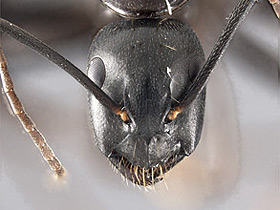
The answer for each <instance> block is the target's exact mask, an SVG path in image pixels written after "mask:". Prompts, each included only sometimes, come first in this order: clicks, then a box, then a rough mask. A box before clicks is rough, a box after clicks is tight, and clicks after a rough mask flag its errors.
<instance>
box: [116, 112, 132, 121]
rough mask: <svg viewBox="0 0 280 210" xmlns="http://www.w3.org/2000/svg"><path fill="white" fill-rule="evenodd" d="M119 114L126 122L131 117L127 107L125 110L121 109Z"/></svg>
mask: <svg viewBox="0 0 280 210" xmlns="http://www.w3.org/2000/svg"><path fill="white" fill-rule="evenodd" d="M117 115H119V116H120V117H121V119H122V121H124V122H125V123H128V122H129V121H130V119H129V117H128V114H127V112H126V110H125V109H123V110H120V111H119V112H118V113H117Z"/></svg>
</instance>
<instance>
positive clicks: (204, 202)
mask: <svg viewBox="0 0 280 210" xmlns="http://www.w3.org/2000/svg"><path fill="white" fill-rule="evenodd" d="M236 3H237V1H236V0H224V1H220V0H212V1H207V0H190V1H189V2H188V3H187V4H186V5H185V6H184V7H183V8H181V9H180V10H178V11H177V12H175V13H174V17H175V18H178V19H180V20H181V21H183V22H185V23H188V24H189V25H191V27H192V28H193V29H194V30H195V32H196V33H197V35H198V37H199V38H200V40H201V43H202V46H203V48H204V50H205V54H206V55H208V54H209V52H210V50H211V49H212V47H213V45H214V43H215V41H216V40H217V38H218V36H219V34H220V32H221V30H222V27H223V25H224V24H225V22H226V17H227V15H228V14H229V12H230V11H231V9H232V8H233V7H234V5H235V4H236ZM1 17H3V18H5V19H7V20H9V21H11V22H13V23H15V24H17V25H19V26H21V27H22V28H24V29H26V30H27V31H29V32H30V33H32V34H34V35H35V36H36V37H38V38H40V39H41V40H43V41H44V42H46V43H48V44H49V45H50V46H52V47H53V48H54V49H55V50H57V51H58V52H59V53H61V54H62V55H64V56H65V57H66V58H67V59H69V60H70V61H72V62H73V63H74V64H75V65H76V66H78V67H79V68H80V69H82V70H83V71H84V72H85V69H86V61H87V56H88V49H89V46H90V44H91V40H92V37H93V36H94V35H95V34H96V32H97V31H98V30H99V29H101V28H102V27H103V26H105V25H106V24H108V23H110V22H113V21H116V20H118V19H121V18H120V17H118V16H117V15H115V14H113V13H112V12H111V11H110V10H108V9H106V8H104V7H103V6H102V5H101V3H100V2H99V1H97V0H79V1H78V0H67V1H66V0H60V1H55V0H21V1H18V0H1ZM278 39H279V22H278V21H277V19H276V16H275V15H274V13H273V10H272V9H271V7H270V5H269V4H268V3H267V1H261V2H260V3H259V4H257V5H256V6H255V7H254V8H253V10H252V12H251V13H250V14H249V16H248V17H247V19H246V20H245V22H244V23H243V24H242V25H241V27H240V29H239V30H238V32H237V33H236V35H235V37H234V39H233V40H232V42H231V45H230V47H229V48H228V50H227V51H226V53H225V54H224V57H223V59H222V60H221V61H220V62H219V64H218V66H217V67H216V70H215V72H214V73H213V75H212V76H211V79H210V81H209V84H208V92H207V105H206V114H205V123H204V128H203V134H202V137H201V142H200V144H199V146H198V148H197V149H196V151H195V152H194V153H193V154H192V155H191V156H190V157H189V158H185V159H184V160H183V161H182V162H181V163H180V164H178V165H177V166H176V167H175V168H174V169H173V170H171V171H170V172H169V173H168V174H166V182H167V185H168V189H166V187H165V185H164V184H163V183H159V184H157V185H156V186H155V189H148V190H147V191H148V192H146V191H145V190H144V189H138V188H137V187H134V186H133V185H132V184H130V183H128V185H127V184H126V182H124V181H123V180H122V179H121V177H120V175H119V174H117V173H115V172H114V171H113V170H112V169H111V167H110V165H109V163H108V161H107V160H106V159H105V158H104V157H103V156H102V155H101V154H100V152H99V151H98V149H97V148H96V147H95V145H94V143H93V139H92V137H91V130H90V126H89V125H88V107H87V98H86V91H85V90H84V89H83V88H82V87H81V86H80V85H79V84H78V83H77V82H76V81H74V79H72V78H71V77H70V76H68V75H67V74H66V73H64V72H63V71H61V70H60V69H58V68H57V67H56V66H55V65H53V64H52V63H50V62H49V61H47V60H46V59H44V58H42V57H40V56H38V55H37V54H36V53H34V52H32V51H31V50H29V49H27V48H26V47H24V46H22V45H21V44H19V43H18V42H17V41H15V40H13V39H12V38H10V37H7V36H6V35H2V40H1V45H2V48H3V50H4V52H5V54H6V57H7V60H8V63H9V70H10V73H11V77H12V79H13V81H14V85H15V90H16V93H17V94H18V96H19V97H20V99H21V100H22V102H23V104H24V106H25V108H26V110H27V112H28V113H29V114H30V115H31V117H32V118H33V120H34V121H35V123H36V125H37V126H38V128H39V129H40V130H41V132H42V133H43V134H44V136H45V137H46V139H47V141H48V142H49V144H50V145H51V146H52V148H53V149H54V151H55V152H56V154H57V156H58V158H59V159H60V160H61V162H62V163H63V164H64V166H65V168H66V169H67V175H66V176H65V177H63V178H59V179H57V178H55V176H54V175H53V174H52V172H51V171H49V169H48V166H47V164H46V163H45V162H44V161H43V159H42V158H41V156H40V153H39V151H37V148H36V147H35V146H34V145H33V143H32V142H31V140H30V139H29V136H28V135H27V134H26V133H24V131H23V128H22V127H21V125H20V123H19V122H18V120H17V119H16V118H15V117H13V116H12V114H11V113H10V110H9V107H8V106H7V101H6V98H5V96H4V95H3V94H2V97H1V104H0V105H1V112H0V114H1V115H0V117H1V118H0V210H7V209H21V210H33V209H34V210H35V209H41V210H44V209H46V210H48V209H54V210H56V209H69V210H72V209H104V210H105V209H106V210H107V209H122V210H125V209H136V210H138V209H152V210H159V209H183V210H185V209H186V210H189V209H190V210H208V209H215V210H224V209H232V210H235V209H242V210H243V209H244V210H251V209H252V210H253V209H254V210H259V209H261V210H262V209H267V210H268V209H269V210H276V209H279V208H280V201H279V198H280V192H279V189H280V188H279V187H280V185H279V173H280V169H279V104H278V99H279V81H278V78H279V42H278Z"/></svg>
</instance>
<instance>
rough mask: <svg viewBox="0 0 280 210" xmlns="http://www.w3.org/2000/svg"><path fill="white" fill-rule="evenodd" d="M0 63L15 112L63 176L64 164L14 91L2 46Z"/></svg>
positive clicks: (42, 152) (4, 82) (5, 87)
mask: <svg viewBox="0 0 280 210" xmlns="http://www.w3.org/2000/svg"><path fill="white" fill-rule="evenodd" d="M0 64H1V68H0V75H1V80H2V86H3V89H4V92H5V94H6V96H7V99H8V101H9V103H10V106H11V108H12V110H13V112H14V114H15V115H16V116H17V118H18V119H19V121H20V122H21V124H22V126H23V128H24V129H25V131H26V132H27V133H28V134H29V136H30V137H31V139H32V140H33V143H34V144H35V145H36V146H37V147H38V149H39V150H40V152H41V155H42V156H43V158H44V159H45V161H46V162H47V163H48V164H49V167H50V168H51V170H53V171H55V172H56V173H57V174H58V175H59V176H62V175H63V174H64V168H63V166H62V165H61V163H60V161H59V160H58V159H57V158H56V156H55V154H54V152H53V150H52V149H51V148H50V146H49V145H48V143H47V141H46V139H45V138H44V136H43V135H42V134H41V133H40V131H39V130H38V129H37V128H36V126H35V124H34V122H33V121H32V119H31V118H30V117H29V116H28V114H27V113H26V111H25V110H24V107H23V105H22V103H21V102H20V100H19V98H18V97H17V96H16V93H15V91H14V85H13V82H12V79H11V77H10V75H9V72H8V67H7V60H6V58H5V56H4V53H3V51H2V49H1V48H0Z"/></svg>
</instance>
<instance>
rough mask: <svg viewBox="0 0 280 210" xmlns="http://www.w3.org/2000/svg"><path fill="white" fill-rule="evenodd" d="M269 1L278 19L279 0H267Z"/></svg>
mask: <svg viewBox="0 0 280 210" xmlns="http://www.w3.org/2000/svg"><path fill="white" fill-rule="evenodd" d="M268 1H269V3H270V4H271V5H272V7H273V9H274V12H275V14H276V16H277V17H278V19H280V0H268Z"/></svg>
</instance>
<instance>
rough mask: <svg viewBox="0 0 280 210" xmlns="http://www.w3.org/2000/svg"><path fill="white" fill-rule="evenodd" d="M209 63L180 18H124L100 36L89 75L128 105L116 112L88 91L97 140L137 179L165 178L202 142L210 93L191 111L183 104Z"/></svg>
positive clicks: (116, 163)
mask: <svg viewBox="0 0 280 210" xmlns="http://www.w3.org/2000/svg"><path fill="white" fill-rule="evenodd" d="M203 62H204V53H203V50H202V48H201V46H200V43H199V40H198V38H197V36H196V35H195V33H194V32H193V31H192V30H191V29H190V28H189V27H188V26H186V25H183V24H182V23H180V22H179V21H177V20H164V21H162V20H161V19H137V20H134V21H131V20H123V21H119V22H116V23H112V24H110V25H107V26H106V27H104V28H103V29H101V30H100V32H99V33H98V34H97V36H96V37H95V38H94V41H93V43H92V46H91V49H90V55H89V62H88V76H89V78H91V79H92V80H93V82H94V83H95V84H97V85H98V86H99V87H101V88H102V90H104V92H106V93H107V94H108V95H109V97H111V98H112V99H113V100H114V101H115V102H116V103H117V104H119V105H120V106H121V107H123V109H121V111H120V113H119V114H117V115H116V114H114V113H112V112H111V111H109V110H108V109H106V108H105V107H104V106H103V105H102V104H101V103H99V102H98V101H97V100H96V98H95V96H93V95H91V94H89V103H90V116H91V123H92V125H93V135H94V139H95V141H96V144H97V146H98V147H99V149H100V151H101V152H102V153H103V154H104V155H105V156H106V157H108V158H109V160H110V161H111V162H112V163H113V165H114V166H115V167H116V168H117V169H118V170H119V171H120V172H121V173H122V174H123V175H124V176H126V177H127V178H128V179H130V180H131V181H132V182H134V183H137V184H139V185H149V184H152V183H155V182H157V181H160V180H161V179H162V174H163V173H165V172H167V171H168V170H170V169H171V168H172V167H173V166H174V165H176V164H177V163H178V162H179V161H180V160H182V159H183V158H184V157H185V156H188V155H190V154H191V153H192V152H193V151H194V149H195V148H196V145H197V144H198V141H199V139H200V133H201V129H202V124H203V115H204V101H205V91H202V93H201V94H200V95H199V96H198V97H197V99H196V100H195V101H194V102H193V103H192V104H191V105H190V106H189V107H188V108H187V109H185V110H182V109H180V108H179V106H178V102H179V101H180V100H181V99H182V98H183V96H184V95H185V92H186V90H187V89H188V87H189V86H190V85H191V84H192V82H193V78H194V77H195V76H196V75H197V74H198V72H199V70H200V69H201V66H202V64H203Z"/></svg>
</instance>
